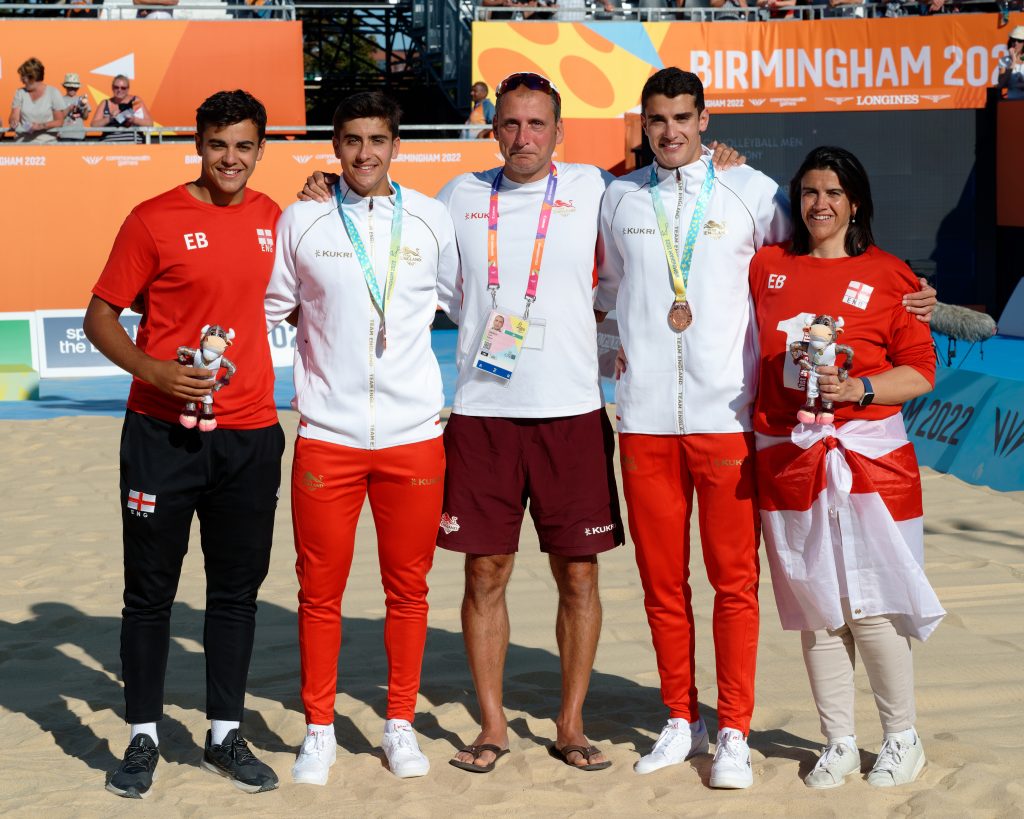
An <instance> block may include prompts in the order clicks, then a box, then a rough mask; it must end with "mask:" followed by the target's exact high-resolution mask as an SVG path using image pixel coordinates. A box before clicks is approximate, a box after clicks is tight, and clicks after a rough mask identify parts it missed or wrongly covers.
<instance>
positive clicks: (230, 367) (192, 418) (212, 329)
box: [178, 324, 238, 432]
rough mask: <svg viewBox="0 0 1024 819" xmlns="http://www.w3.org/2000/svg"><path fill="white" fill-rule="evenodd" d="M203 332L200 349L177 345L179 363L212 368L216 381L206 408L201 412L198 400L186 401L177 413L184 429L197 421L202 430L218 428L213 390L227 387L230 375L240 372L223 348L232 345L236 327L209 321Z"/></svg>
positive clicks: (205, 405)
mask: <svg viewBox="0 0 1024 819" xmlns="http://www.w3.org/2000/svg"><path fill="white" fill-rule="evenodd" d="M200 332H201V333H202V338H200V339H199V347H198V349H196V348H193V347H179V348H178V363H179V364H185V365H191V366H193V367H201V368H203V369H205V370H210V372H211V376H210V380H211V381H213V382H214V384H213V392H211V393H210V394H209V395H204V396H203V400H202V403H203V408H202V410H200V411H199V412H198V413H197V412H196V402H195V401H189V402H188V403H186V404H185V409H184V410H182V413H181V415H179V416H178V421H179V422H180V423H181V425H182V426H183V427H185V429H193V428H195V427H196V426H197V424H198V426H199V431H200V432H210V431H211V430H214V429H216V428H217V419H216V418H215V417H214V414H213V393H214V392H218V391H219V390H220V389H221V388H222V387H226V386H227V385H228V384H229V383H230V382H231V376H233V375H234V374H235V373H236V372H238V368H237V367H235V365H234V363H232V361H231V360H230V359H228V358H225V357H224V351H225V350H227V348H228V347H229V346H231V342H232V341H233V340H234V338H235V331H234V330H228V331H227V332H225V331H224V328H223V327H221V326H220V325H219V324H207V325H205V326H204V327H203V329H202V330H201V331H200ZM221 367H223V368H224V377H223V378H218V377H217V373H218V372H219V371H220V369H221Z"/></svg>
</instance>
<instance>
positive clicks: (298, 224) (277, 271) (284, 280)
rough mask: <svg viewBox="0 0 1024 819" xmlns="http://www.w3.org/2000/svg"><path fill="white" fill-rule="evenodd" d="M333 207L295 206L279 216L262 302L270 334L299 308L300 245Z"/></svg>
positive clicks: (305, 204)
mask: <svg viewBox="0 0 1024 819" xmlns="http://www.w3.org/2000/svg"><path fill="white" fill-rule="evenodd" d="M333 209H334V206H333V204H332V203H326V204H325V203H323V202H314V201H302V202H294V203H292V204H291V205H289V206H288V207H287V208H285V209H284V211H283V212H282V213H281V216H280V217H279V218H278V220H277V227H276V228H275V229H274V239H275V241H274V267H273V269H272V270H271V273H270V282H269V284H268V285H267V293H266V295H265V296H264V299H263V309H264V310H265V311H266V314H267V332H268V333H269V332H270V331H271V330H273V329H274V327H276V326H277V325H278V324H280V323H281V322H282V321H283V320H284V319H286V318H288V316H289V315H291V313H292V311H293V310H294V309H295V308H296V307H298V305H299V271H298V266H297V264H296V260H297V257H298V250H299V245H300V244H301V243H302V241H303V239H304V238H305V237H306V235H307V234H308V233H309V231H310V230H311V229H312V228H313V226H314V225H315V224H316V223H317V222H318V221H319V220H320V219H322V218H324V217H326V216H329V215H330V213H331V212H332V211H333Z"/></svg>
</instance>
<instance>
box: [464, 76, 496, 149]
mask: <svg viewBox="0 0 1024 819" xmlns="http://www.w3.org/2000/svg"><path fill="white" fill-rule="evenodd" d="M489 91H490V89H489V88H488V87H487V83H485V82H475V83H473V87H472V88H470V89H469V98H470V99H471V100H472V101H473V110H471V111H470V112H469V119H467V120H466V125H490V124H491V123H492V122H493V121H494V103H493V102H491V101H490V100H489V99H487V94H488V92H489ZM491 133H492V132H491V130H490V129H486V128H485V129H483V130H480V131H472V130H469V129H467V130H465V131H463V132H462V138H463V139H473V138H474V137H480V138H487V139H489V138H490V137H491Z"/></svg>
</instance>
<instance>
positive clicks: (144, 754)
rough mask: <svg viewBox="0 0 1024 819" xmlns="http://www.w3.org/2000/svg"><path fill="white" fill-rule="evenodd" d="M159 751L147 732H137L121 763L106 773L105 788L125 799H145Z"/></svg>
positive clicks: (153, 774)
mask: <svg viewBox="0 0 1024 819" xmlns="http://www.w3.org/2000/svg"><path fill="white" fill-rule="evenodd" d="M159 761H160V751H158V750H157V747H156V743H155V742H154V741H153V739H152V738H151V737H150V736H149V734H139V735H138V736H137V737H135V739H133V740H132V741H131V743H130V744H129V745H128V750H126V751H125V752H124V759H122V760H121V764H120V765H118V766H117V768H116V769H115V770H113V771H111V772H110V773H108V774H107V790H108V791H110V792H111V793H116V794H117V795H118V796H123V797H125V798H126V799H145V798H146V797H147V796H149V789H150V787H152V785H153V780H154V779H155V778H156V763H157V762H159Z"/></svg>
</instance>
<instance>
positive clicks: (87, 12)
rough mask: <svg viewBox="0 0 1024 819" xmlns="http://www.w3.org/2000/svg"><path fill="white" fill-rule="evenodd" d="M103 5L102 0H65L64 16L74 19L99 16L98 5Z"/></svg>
mask: <svg viewBox="0 0 1024 819" xmlns="http://www.w3.org/2000/svg"><path fill="white" fill-rule="evenodd" d="M102 5H103V0H67V2H66V3H65V6H66V10H65V12H64V16H65V17H71V18H72V19H74V20H84V19H86V18H87V17H99V16H100V10H99V7H100V6H102Z"/></svg>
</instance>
